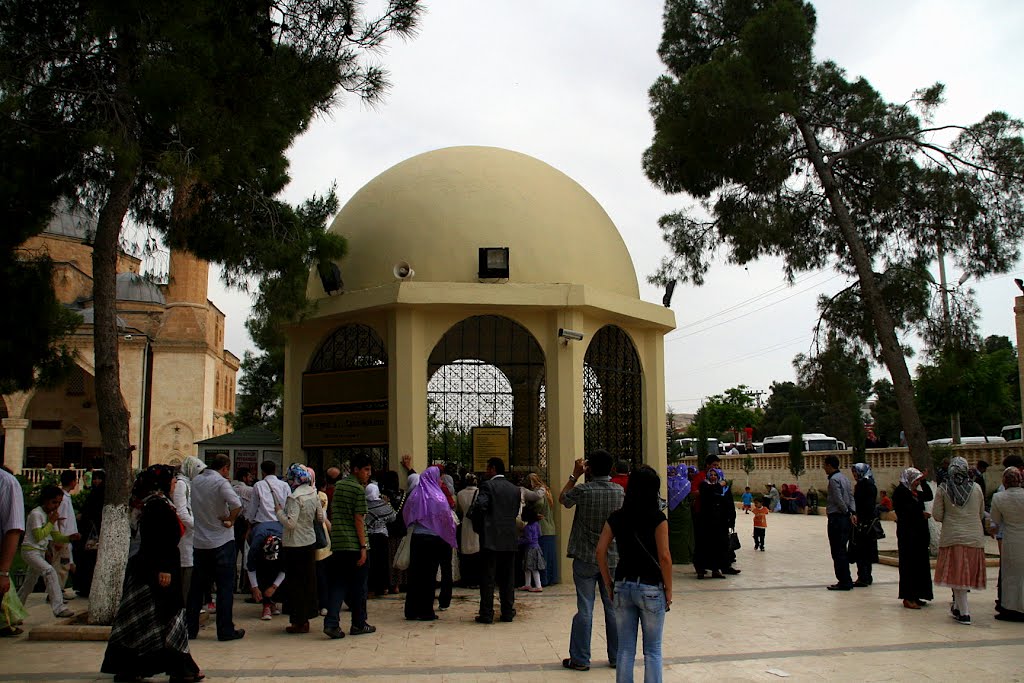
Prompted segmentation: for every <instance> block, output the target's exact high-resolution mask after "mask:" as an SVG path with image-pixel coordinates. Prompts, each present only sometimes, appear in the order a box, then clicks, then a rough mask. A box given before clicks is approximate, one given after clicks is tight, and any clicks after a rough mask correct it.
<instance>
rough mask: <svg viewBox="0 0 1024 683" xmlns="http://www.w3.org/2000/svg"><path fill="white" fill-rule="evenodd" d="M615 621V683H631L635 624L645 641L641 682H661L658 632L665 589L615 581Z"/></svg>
mask: <svg viewBox="0 0 1024 683" xmlns="http://www.w3.org/2000/svg"><path fill="white" fill-rule="evenodd" d="M615 621H616V623H618V625H619V651H618V656H617V658H616V660H617V666H616V668H615V680H616V683H632V681H633V664H634V662H635V661H636V629H637V623H638V622H639V624H640V629H641V631H643V638H644V683H661V633H662V629H663V628H664V626H665V588H664V587H663V586H651V585H648V584H645V583H638V582H636V581H616V582H615Z"/></svg>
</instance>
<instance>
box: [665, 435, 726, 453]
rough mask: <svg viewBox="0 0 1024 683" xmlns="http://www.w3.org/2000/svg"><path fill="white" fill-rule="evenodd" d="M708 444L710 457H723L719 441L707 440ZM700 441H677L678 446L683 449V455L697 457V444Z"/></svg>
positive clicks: (684, 439) (687, 438)
mask: <svg viewBox="0 0 1024 683" xmlns="http://www.w3.org/2000/svg"><path fill="white" fill-rule="evenodd" d="M705 440H706V441H707V442H708V453H707V454H708V455H712V454H714V455H721V452H720V446H719V443H718V439H705ZM699 441H700V439H691V438H689V437H686V438H683V439H676V444H677V445H678V446H679V447H680V448H682V449H683V455H687V456H689V455H697V443H698V442H699Z"/></svg>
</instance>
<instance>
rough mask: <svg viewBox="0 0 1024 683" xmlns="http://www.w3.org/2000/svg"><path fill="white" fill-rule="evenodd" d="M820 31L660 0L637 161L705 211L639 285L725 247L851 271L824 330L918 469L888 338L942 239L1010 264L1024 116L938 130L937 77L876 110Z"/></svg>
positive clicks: (689, 276)
mask: <svg viewBox="0 0 1024 683" xmlns="http://www.w3.org/2000/svg"><path fill="white" fill-rule="evenodd" d="M815 28H816V19H815V14H814V10H813V8H812V7H811V5H810V3H808V2H803V1H800V0H667V2H666V7H665V15H664V33H663V38H662V42H661V45H660V47H659V55H660V56H661V58H662V61H663V62H664V63H665V65H666V67H667V69H668V73H667V74H666V75H664V76H661V77H660V78H658V80H657V81H655V83H654V85H653V86H652V87H651V89H650V92H649V95H650V101H651V107H650V110H651V115H652V117H653V119H654V138H653V140H652V143H651V146H650V147H649V148H648V149H647V151H646V152H645V153H644V157H643V166H644V171H645V173H646V174H647V177H648V178H649V179H650V180H651V181H652V182H654V183H655V184H656V185H657V186H658V187H660V188H662V189H663V190H664V191H665V192H667V193H672V194H676V193H686V194H688V195H689V196H690V197H692V198H694V199H696V200H698V201H699V202H700V206H694V207H692V208H691V209H688V210H684V211H680V212H676V213H672V214H669V215H666V216H664V217H662V219H661V220H660V226H661V229H662V232H663V236H664V239H665V241H666V242H667V244H668V245H669V248H670V252H671V253H670V256H669V257H668V258H667V259H666V260H665V261H664V262H663V264H662V267H661V268H660V270H659V271H658V272H657V273H656V274H655V275H654V276H652V278H651V280H652V281H654V282H657V283H666V282H668V281H672V280H682V281H689V282H693V283H695V284H698V285H699V284H702V283H703V280H704V275H705V274H706V273H707V270H708V268H709V267H710V264H711V263H712V262H714V260H715V257H716V256H717V255H719V254H720V253H723V254H724V257H725V258H726V259H727V260H728V261H730V262H732V263H737V264H745V263H748V262H750V261H754V260H756V259H759V258H761V257H764V256H776V257H780V258H782V260H783V262H784V268H785V271H786V273H787V275H788V276H789V277H791V278H792V277H793V276H794V275H795V274H796V273H799V272H803V271H809V270H817V269H823V268H830V267H832V268H835V269H837V270H838V271H839V272H841V273H843V274H846V275H847V276H849V277H851V278H853V279H855V282H854V284H853V285H852V286H851V288H850V289H849V290H848V292H846V293H844V295H843V296H841V297H839V298H840V299H841V300H840V301H838V302H834V303H833V304H832V306H835V307H836V308H837V310H838V309H841V310H844V311H845V312H844V314H843V315H833V316H827V319H826V322H827V323H828V324H829V325H831V326H833V327H834V328H835V329H836V330H837V331H838V332H839V334H840V336H848V335H854V338H855V339H856V340H857V341H858V342H859V343H861V344H863V345H864V346H865V347H866V348H868V349H870V350H871V352H872V353H873V354H874V355H875V357H876V358H879V359H881V360H882V361H883V362H884V363H885V365H886V366H887V367H888V369H889V372H890V374H891V375H892V378H893V385H894V387H895V390H896V392H897V393H898V395H899V396H900V397H901V401H900V406H901V411H902V412H903V422H904V425H905V426H906V428H907V433H908V438H909V439H910V443H911V447H912V451H913V453H914V459H915V461H919V460H920V461H921V462H922V464H923V462H924V459H926V458H927V452H926V451H925V449H926V444H925V435H924V430H923V428H922V426H921V420H920V417H919V415H918V414H917V410H916V407H915V405H914V403H913V397H912V395H911V394H912V385H911V381H910V373H909V370H908V368H907V363H906V358H905V356H904V353H905V351H904V349H903V348H902V347H901V345H900V342H899V337H898V336H897V331H898V330H901V329H904V328H907V327H909V326H919V325H920V324H921V323H922V322H923V321H924V320H925V319H926V316H925V315H924V312H925V307H922V306H921V301H922V298H923V297H924V298H926V297H927V285H926V284H924V283H923V281H922V277H923V272H924V265H925V264H927V263H928V262H929V261H930V260H931V259H932V258H933V257H934V255H935V254H936V253H938V251H939V250H940V249H941V250H943V251H945V253H946V254H947V255H949V256H951V257H952V258H953V260H954V261H955V262H956V264H957V266H958V267H959V268H960V270H961V271H963V272H968V273H970V274H972V275H976V276H977V275H980V274H982V273H985V274H991V273H1001V272H1006V270H1007V269H1008V268H1010V267H1011V266H1012V265H1013V264H1014V263H1015V262H1016V261H1017V259H1018V258H1019V256H1020V247H1021V244H1022V243H1024V239H1022V238H1024V141H1022V138H1021V131H1022V124H1021V122H1019V121H1017V120H1015V119H1012V118H1010V117H1009V116H1007V115H1006V114H1004V113H1001V112H993V113H991V114H989V115H988V116H986V117H985V118H984V119H983V120H981V121H980V122H978V123H976V124H973V125H965V126H956V125H948V126H947V125H942V126H940V125H935V124H933V123H932V120H933V118H934V117H935V115H936V114H937V112H938V107H939V105H940V104H941V103H942V95H943V87H942V85H941V84H935V85H932V86H929V87H927V88H923V89H921V90H919V91H917V92H915V93H914V94H913V96H912V97H910V98H908V99H907V101H906V102H903V103H889V102H886V101H885V100H884V99H883V98H882V97H881V95H880V94H879V93H878V92H877V91H876V90H875V89H874V88H873V87H872V86H871V84H870V83H868V82H867V81H866V80H864V79H863V78H856V79H850V78H849V77H848V76H847V74H846V73H845V72H844V71H843V70H842V69H841V68H840V67H839V66H838V65H836V64H835V63H832V62H827V61H826V62H816V61H815V60H814V57H813V54H812V46H813V39H814V31H815ZM832 306H829V309H831V308H832ZM858 309H859V311H860V314H859V315H851V313H853V312H855V311H857V310H858ZM826 313H827V312H826ZM869 321H870V322H869Z"/></svg>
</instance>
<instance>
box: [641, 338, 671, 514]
mask: <svg viewBox="0 0 1024 683" xmlns="http://www.w3.org/2000/svg"><path fill="white" fill-rule="evenodd" d="M642 344H643V351H642V353H643V363H642V365H643V373H644V381H643V401H644V463H645V464H647V465H650V466H651V467H653V468H654V470H655V471H656V472H657V473H658V474H659V475H660V476H661V491H662V495H667V491H668V488H667V482H666V477H667V476H668V474H667V473H668V453H667V444H666V442H665V439H666V430H665V382H664V381H662V378H663V377H664V376H665V338H664V336H662V333H661V332H656V331H654V330H648V331H647V332H646V333H644V336H643V342H642Z"/></svg>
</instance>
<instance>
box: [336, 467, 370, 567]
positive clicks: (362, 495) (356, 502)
mask: <svg viewBox="0 0 1024 683" xmlns="http://www.w3.org/2000/svg"><path fill="white" fill-rule="evenodd" d="M365 514H366V487H364V486H363V485H362V484H360V483H359V480H358V479H356V478H355V477H353V476H352V475H349V476H347V477H345V478H344V479H342V480H341V481H339V482H338V483H337V485H335V487H334V497H333V498H332V499H331V550H332V551H334V552H337V551H339V550H356V551H358V550H362V546H361V545H360V543H359V535H358V534H356V515H365Z"/></svg>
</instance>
